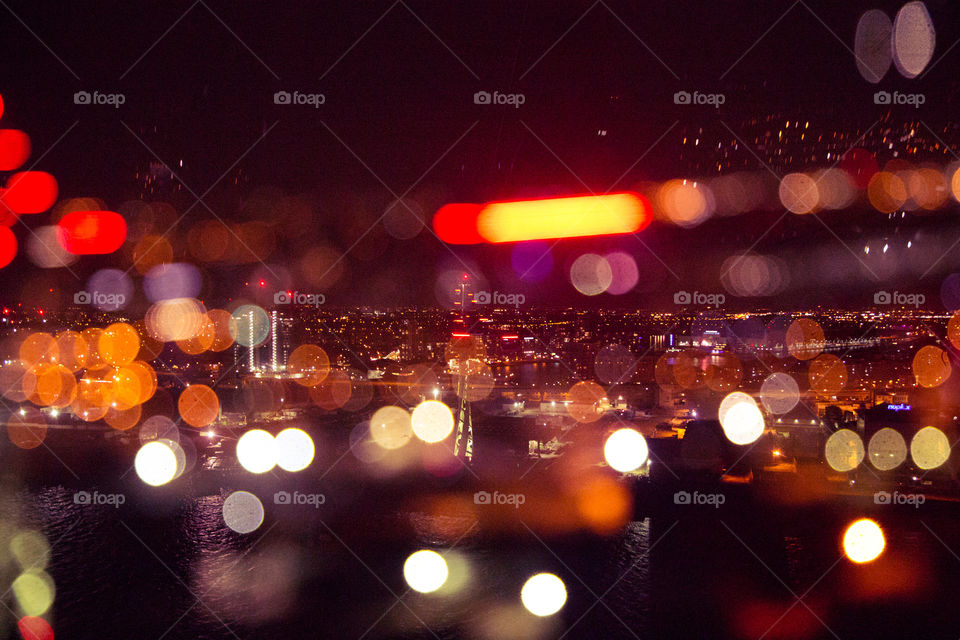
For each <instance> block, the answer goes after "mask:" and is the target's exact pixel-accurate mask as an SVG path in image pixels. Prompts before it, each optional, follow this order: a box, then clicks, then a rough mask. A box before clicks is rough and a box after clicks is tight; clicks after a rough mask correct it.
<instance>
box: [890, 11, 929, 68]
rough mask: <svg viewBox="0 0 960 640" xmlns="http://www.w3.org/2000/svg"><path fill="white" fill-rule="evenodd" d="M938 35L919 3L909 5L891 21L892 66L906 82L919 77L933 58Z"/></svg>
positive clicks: (927, 14)
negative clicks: (894, 66)
mask: <svg viewBox="0 0 960 640" xmlns="http://www.w3.org/2000/svg"><path fill="white" fill-rule="evenodd" d="M936 42H937V34H936V31H935V30H934V28H933V20H932V19H931V18H930V14H929V13H928V12H927V7H926V6H924V4H923V3H922V2H908V3H907V4H905V5H903V6H902V7H901V8H900V11H898V12H897V17H896V18H895V19H894V21H893V41H892V44H893V64H894V65H896V67H897V71H899V72H900V73H901V74H902V75H903V77H905V78H915V77H917V76H918V75H920V74H921V73H922V72H923V70H924V69H925V68H926V67H927V65H928V64H929V63H930V59H931V58H933V49H934V46H935V45H936Z"/></svg>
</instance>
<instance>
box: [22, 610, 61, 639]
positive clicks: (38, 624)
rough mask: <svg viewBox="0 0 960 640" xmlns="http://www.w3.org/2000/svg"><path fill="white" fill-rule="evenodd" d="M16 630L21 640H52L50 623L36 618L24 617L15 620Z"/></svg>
mask: <svg viewBox="0 0 960 640" xmlns="http://www.w3.org/2000/svg"><path fill="white" fill-rule="evenodd" d="M17 629H18V630H19V631H20V635H21V636H22V637H23V640H53V628H52V627H51V626H50V623H49V622H47V621H46V620H44V619H43V618H40V617H38V616H24V617H22V618H20V619H19V620H17Z"/></svg>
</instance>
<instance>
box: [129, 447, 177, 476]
mask: <svg viewBox="0 0 960 640" xmlns="http://www.w3.org/2000/svg"><path fill="white" fill-rule="evenodd" d="M133 466H134V469H136V471H137V475H138V476H140V479H141V480H143V481H144V482H146V483H147V484H149V485H151V486H154V487H159V486H160V485H162V484H166V483H168V482H170V481H171V480H173V479H174V478H175V477H176V476H177V466H178V465H177V454H176V453H175V452H174V451H173V449H171V448H170V447H169V446H168V445H167V444H165V443H164V442H161V441H159V440H154V441H152V442H148V443H147V444H145V445H143V446H142V447H140V450H139V451H137V457H136V458H135V459H134V461H133Z"/></svg>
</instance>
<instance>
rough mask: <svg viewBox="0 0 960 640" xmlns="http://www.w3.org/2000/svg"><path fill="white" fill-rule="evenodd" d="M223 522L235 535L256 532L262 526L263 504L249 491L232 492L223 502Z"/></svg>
mask: <svg viewBox="0 0 960 640" xmlns="http://www.w3.org/2000/svg"><path fill="white" fill-rule="evenodd" d="M223 521H224V522H225V523H226V525H227V526H228V527H230V528H231V529H233V530H234V531H236V532H237V533H250V532H251V531H256V530H257V529H258V528H259V527H260V525H261V524H263V503H262V502H260V498H258V497H257V496H255V495H253V494H252V493H250V492H249V491H234V492H233V493H231V494H230V495H229V496H227V499H226V500H224V501H223Z"/></svg>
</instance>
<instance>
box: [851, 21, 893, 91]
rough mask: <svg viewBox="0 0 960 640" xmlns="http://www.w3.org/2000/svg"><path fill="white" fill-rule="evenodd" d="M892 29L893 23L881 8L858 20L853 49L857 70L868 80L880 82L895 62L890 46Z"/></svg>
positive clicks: (874, 82)
mask: <svg viewBox="0 0 960 640" xmlns="http://www.w3.org/2000/svg"><path fill="white" fill-rule="evenodd" d="M892 31H893V23H891V22H890V18H889V17H887V14H886V13H884V12H883V11H881V10H880V9H871V10H870V11H867V12H866V13H864V14H863V15H862V16H860V20H859V21H858V22H857V33H856V36H855V37H854V45H853V50H854V53H855V56H856V62H857V71H859V72H860V75H861V76H863V79H864V80H866V81H867V82H870V83H872V84H876V83H878V82H880V80H881V79H882V78H883V76H885V75H886V74H887V71H888V70H889V69H890V63H891V62H893V51H892V50H891V47H890V33H891V32H892Z"/></svg>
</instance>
